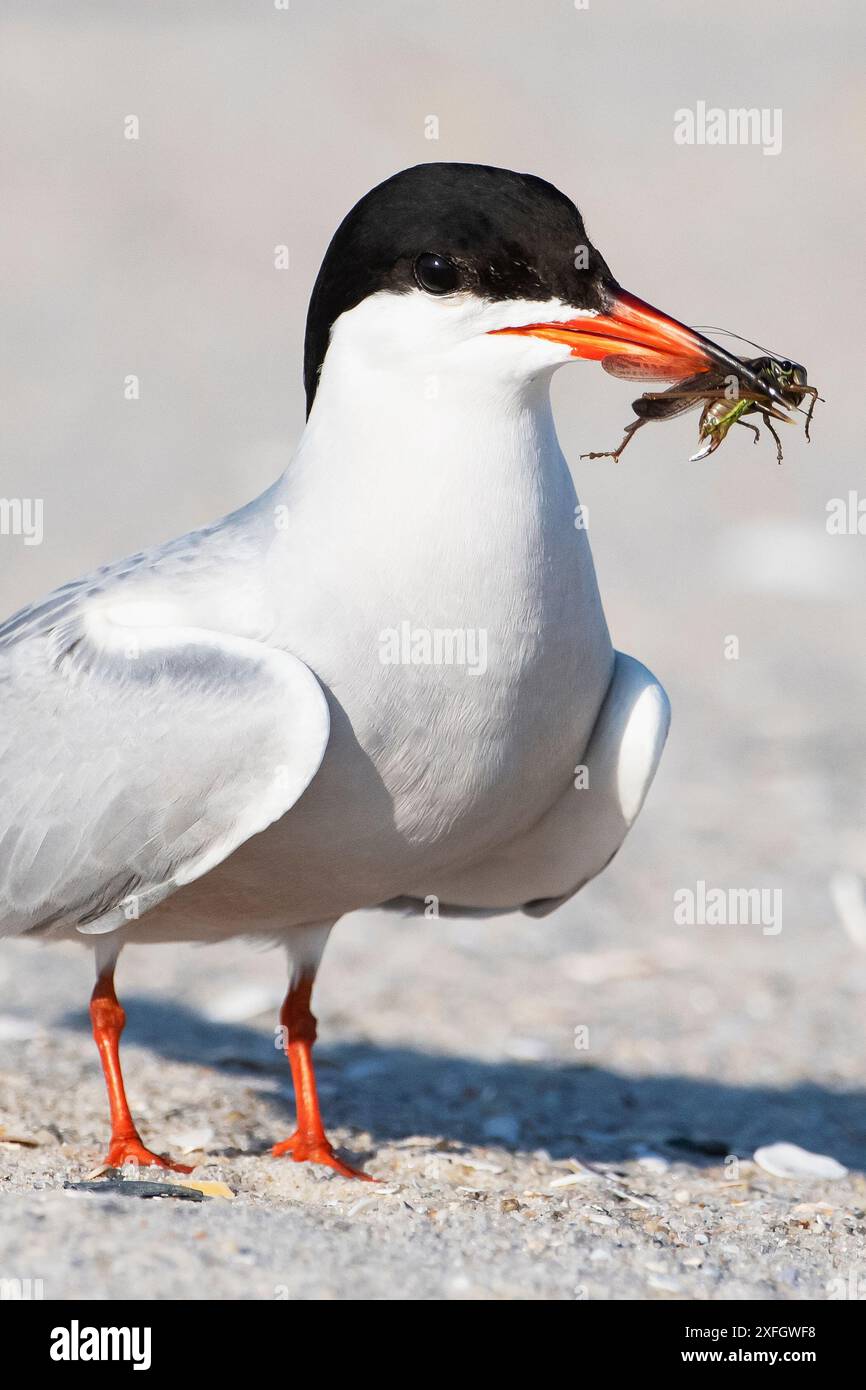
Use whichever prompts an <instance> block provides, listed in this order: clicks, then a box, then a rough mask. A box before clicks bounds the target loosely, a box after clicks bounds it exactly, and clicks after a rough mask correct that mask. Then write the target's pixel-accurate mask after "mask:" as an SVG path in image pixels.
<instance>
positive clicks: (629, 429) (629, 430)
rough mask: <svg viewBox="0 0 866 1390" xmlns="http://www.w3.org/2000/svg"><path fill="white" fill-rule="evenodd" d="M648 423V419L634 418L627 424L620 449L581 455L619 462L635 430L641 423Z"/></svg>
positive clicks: (586, 457) (587, 457)
mask: <svg viewBox="0 0 866 1390" xmlns="http://www.w3.org/2000/svg"><path fill="white" fill-rule="evenodd" d="M646 423H647V422H646V420H632V422H631V424H630V425H626V427H625V435H624V436H623V441H622V443H621V444H620V446H619V448H618V449H605V450H603V451H601V452H597V453H592V454H581V456H580V457H581V458H582V459H613V461H614V463H617V462H618V461H619V457H620V455H621V453H622V451H623V449H624V448H625V447H626V445H627V444H630V443H631V440H632V436H633V435H634V433H635V431H636V430H639V429H640V427H641V425H645V424H646Z"/></svg>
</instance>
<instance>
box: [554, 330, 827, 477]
mask: <svg viewBox="0 0 866 1390" xmlns="http://www.w3.org/2000/svg"><path fill="white" fill-rule="evenodd" d="M742 361H743V366H744V367H748V368H750V369H751V371H752V372H753V373H755V374H756V375H757V376H758V377H759V378H760V379H761V380H763V381H766V382H767V385H768V386H773V387H775V388H776V390H777V392H778V393H779V394H780V395H781V396H782V397H784V401H785V404H786V406H788V407H789V408H790V409H791V410H799V409H800V407H801V406H802V404H803V401H804V400H805V399H806V398H807V397H809V406H808V409H807V410H806V411H804V412H803V413H804V414H805V416H806V420H805V431H806V438H807V439H809V438H810V434H809V427H810V425H811V423H812V415H813V413H814V410H815V403H816V401H818V400H820V399H821V397H820V396H819V395H818V391H817V388H816V387H814V386H810V385H809V384H808V379H807V373H806V368H805V367H803V366H801V365H800V363H799V362H792V361H789V360H788V359H787V358H781V357H776V356H774V355H773V354H772V353H769V352H765V353H764V355H763V356H761V357H752V358H743V359H742ZM602 366H603V367H604V368H605V370H606V371H608V372H610V374H611V375H612V376H618V377H624V378H626V379H628V380H635V379H643V380H646V379H647V377H648V376H650V375H652V376H655V377H656V378H657V377H658V369H657V367H655V366H652V365H650V366H647V365H645V364H643V363H641V362H640V361H639V360H638V361H635V360H634V359H633V358H625V357H608V358H605V360H604V361H603V363H602ZM699 405H702V406H703V409H702V411H701V419H700V425H699V427H698V437H699V440H700V441H701V444H702V447H701V448H700V449H698V451H697V453H695V454H693V455H692V457H691V460H690V461H691V462H694V461H696V460H698V459H703V458H707V457H709V455H710V454H712V453H715V451H716V449H718V447H719V445H720V444H721V443H722V442H723V440H724V439H725V438H726V436H727V434H728V432H729V430H730V429H731V428H732V427H733V426H734V425H737V424H739V425H745V427H746V429H750V430H752V431H753V433H754V435H755V443H756V444H757V442H758V440H759V439H760V437H761V432H760V430H759V429H758V427H757V425H753V424H751V423H750V422H749V421H748V420H745V419H744V418H743V417H744V416H746V415H760V416H761V419H762V420H763V422H764V424H765V425H766V426H767V429H768V430H769V431H770V434H771V435H772V436H773V438H774V439H775V441H776V458H777V460H778V462H779V463H781V462H782V441H781V439H780V438H779V436H778V434H777V433H776V430H775V429H774V428H773V424H772V421H773V420H781V421H783V422H784V423H785V424H793V423H794V422H793V420H792V419H791V418H790V416H789V415H786V414H785V413H784V411H782V410H780V409H779V408H778V406H777V405H776V404H775V402H774V401H772V400H771V399H770V397H769V395H767V396H763V395H761V394H760V393H759V392H758V391H757V390H755V389H754V388H752V387H751V386H746V385H744V384H743V383H741V382H740V380H739V378H738V377H737V376H736V374H735V373H732V374H731V375H725V374H724V373H722V372H720V371H719V370H717V369H710V370H709V371H704V372H697V373H695V374H694V375H692V376H689V377H686V378H684V379H683V380H682V381H678V382H676V383H675V384H674V385H673V386H670V387H668V388H667V390H665V391H646V392H644V394H643V395H642V396H641V397H640V398H639V399H638V400H636V401H633V402H632V410H633V411H634V413H635V415H636V416H637V417H638V418H637V419H636V420H633V421H632V422H631V424H629V425H627V426H626V430H625V437H624V439H623V441H622V443H621V444H620V445H619V447H618V448H617V449H611V450H607V451H605V452H599V453H590V454H582V455H581V457H582V458H612V459H614V460H616V459H618V458H619V457H620V455H621V454H622V452H623V450H624V449H625V447H626V445H627V444H628V443H629V442H630V441H631V439H632V438H633V436H634V434H635V433H636V432H637V430H639V429H640V428H641V426H642V425H646V424H648V423H649V422H650V421H651V420H673V419H675V418H676V417H677V416H678V415H684V414H685V413H686V411H688V410H694V409H696V407H697V406H699Z"/></svg>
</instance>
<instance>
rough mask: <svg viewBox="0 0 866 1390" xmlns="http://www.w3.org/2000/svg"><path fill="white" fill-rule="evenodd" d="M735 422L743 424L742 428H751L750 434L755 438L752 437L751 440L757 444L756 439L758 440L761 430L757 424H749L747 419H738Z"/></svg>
mask: <svg viewBox="0 0 866 1390" xmlns="http://www.w3.org/2000/svg"><path fill="white" fill-rule="evenodd" d="M737 424H738V425H742V426H743V429H746V430H751V431H752V434H753V435H754V436H755V438H754V440H753V441H752V442H753V443H754V444H757V442H758V440H759V439H760V437H761V431H760V430H759V429H758V426H757V425H750V424H749V422H748V420H738V421H737Z"/></svg>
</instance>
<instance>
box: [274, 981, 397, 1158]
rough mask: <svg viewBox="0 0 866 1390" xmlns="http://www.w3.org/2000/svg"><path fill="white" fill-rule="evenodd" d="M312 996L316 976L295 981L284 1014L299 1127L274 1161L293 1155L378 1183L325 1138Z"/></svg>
mask: <svg viewBox="0 0 866 1390" xmlns="http://www.w3.org/2000/svg"><path fill="white" fill-rule="evenodd" d="M312 992H313V976H312V975H302V976H301V977H300V978H299V979H298V980H297V981H294V980H293V981H292V984H291V985H290V986H289V992H288V994H287V995H286V997H285V999H284V1001H283V1007H282V1009H281V1010H280V1023H281V1024H282V1025H283V1029H284V1037H285V1039H286V1056H287V1057H288V1059H289V1066H290V1067H291V1069H292V1082H293V1084H294V1088H295V1108H296V1110H297V1116H298V1124H297V1128H296V1130H295V1132H294V1134H292V1135H291V1136H290V1137H289V1138H288V1139H284V1140H283V1142H282V1143H281V1144H275V1145H274V1147H273V1148H272V1150H271V1153H272V1154H273V1156H274V1158H280V1157H281V1156H282V1155H283V1154H291V1156H292V1158H293V1159H294V1160H295V1162H296V1163H306V1162H310V1163H323V1164H325V1165H326V1166H327V1167H328V1168H333V1169H334V1171H335V1172H336V1173H340V1174H341V1175H342V1176H343V1177H344V1178H362V1179H363V1181H364V1182H375V1181H376V1180H375V1178H371V1177H370V1174H369V1173H362V1172H359V1170H358V1169H357V1168H350V1167H349V1165H348V1163H343V1161H342V1159H339V1158H338V1157H337V1155H336V1154H335V1153H334V1150H333V1149H332V1147H331V1144H330V1142H329V1140H328V1137H327V1135H326V1134H325V1129H324V1126H323V1124H322V1116H321V1113H320V1111H319V1097H318V1093H317V1091H316V1074H315V1071H314V1069H313V1043H314V1042H315V1041H316V1020H315V1018H314V1017H313V1014H312V1013H311V1012H310V996H311V994H312Z"/></svg>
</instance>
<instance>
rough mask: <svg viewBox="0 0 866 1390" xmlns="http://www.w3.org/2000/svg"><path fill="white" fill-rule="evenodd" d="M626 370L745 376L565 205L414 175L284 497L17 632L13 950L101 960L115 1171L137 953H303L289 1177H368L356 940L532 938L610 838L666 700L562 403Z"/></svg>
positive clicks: (329, 286) (350, 300) (400, 187)
mask: <svg viewBox="0 0 866 1390" xmlns="http://www.w3.org/2000/svg"><path fill="white" fill-rule="evenodd" d="M610 355H617V356H620V357H623V356H624V357H629V356H630V355H634V356H635V357H638V356H640V357H641V359H642V360H643V361H644V362H646V361H648V360H649V361H651V362H653V361H654V362H657V363H658V364H659V365H660V367H662V368H664V367H666V366H668V367H670V369H671V370H670V372H669V374H670V375H678V374H683V372H684V371H692V372H694V371H700V370H702V369H707V368H708V367H709V366H710V364H711V363H712V364H715V365H719V364H724V365H726V366H728V367H731V365H732V364H734V363H735V364H736V370H737V372H738V373H739V376H740V377H741V378H745V379H748V372H747V371H744V369H743V367H742V364H741V363H739V362H736V359H733V358H730V357H729V356H728V354H726V353H725V352H724V351H723V350H722V349H720V348H718V347H716V346H715V344H712V343H710V342H708V341H707V340H706V339H704V338H702V337H700V336H699V335H698V334H696V333H695V332H693V331H692V330H690V329H688V328H686V327H685V326H684V325H682V324H680V323H678V322H677V321H675V320H673V319H670V318H668V317H667V316H666V315H664V314H661V313H659V312H658V311H656V310H653V309H651V308H650V307H649V306H648V305H646V304H643V303H642V301H640V300H637V299H635V298H634V297H633V296H631V295H629V294H627V293H626V292H625V291H624V290H622V289H621V288H620V286H619V285H618V284H617V282H616V281H615V280H614V278H613V276H612V275H611V273H610V271H609V270H608V267H607V265H606V264H605V262H604V260H603V259H602V257H601V256H600V255H599V253H598V252H597V251H596V249H595V248H594V247H593V246H592V244H591V243H590V242H589V241H588V239H587V236H586V232H585V230H584V226H583V222H582V220H581V217H580V214H579V213H578V211H577V209H576V207H575V206H574V204H573V203H572V202H571V201H570V200H569V199H568V198H567V197H565V196H564V195H563V194H562V193H560V192H558V191H557V189H555V188H554V187H552V186H551V185H550V184H548V183H546V182H544V181H543V180H541V179H538V178H534V177H531V176H529V175H524V174H517V173H512V172H510V171H508V170H504V169H493V168H488V167H485V166H479V165H470V164H428V165H420V166H418V167H416V168H412V169H407V170H405V171H403V172H402V173H400V174H397V175H395V176H394V177H393V178H390V179H388V180H387V181H386V182H385V183H383V184H381V185H380V186H379V187H378V188H375V189H374V190H373V191H372V192H371V193H368V194H367V195H366V196H365V197H364V198H362V199H361V201H360V202H359V203H358V204H357V206H356V207H355V208H354V209H353V210H352V211H351V212H350V213H349V215H348V216H347V217H346V219H345V221H344V222H343V223H342V225H341V226H340V228H339V229H338V231H337V233H336V235H335V236H334V238H333V240H332V242H331V245H330V247H329V249H328V251H327V254H326V256H325V259H324V261H323V264H322V267H321V270H320V272H319V275H318V278H317V280H316V284H315V287H314V289H313V293H312V298H311V302H310V309H309V316H308V320H307V331H306V345H305V354H304V376H305V384H306V392H307V402H308V419H307V423H306V428H305V429H304V432H303V434H302V436H301V439H300V443H299V445H298V447H297V450H296V452H295V454H294V456H293V458H292V460H291V462H290V464H289V466H288V468H287V469H286V471H285V473H284V474H283V476H282V477H280V478H279V479H278V480H277V482H275V483H274V484H273V486H272V487H270V488H269V489H268V490H267V491H266V492H265V493H264V494H263V495H262V496H261V497H258V498H257V499H256V500H255V501H253V502H250V503H249V504H248V505H247V506H245V507H243V508H242V509H241V510H240V511H237V512H235V513H233V514H232V515H230V516H228V517H225V518H224V519H223V520H221V521H217V522H215V523H214V524H213V525H210V526H207V527H205V528H204V529H203V530H200V531H195V532H192V533H191V534H189V535H185V536H182V537H181V538H180V539H178V540H175V541H172V542H171V543H169V544H166V545H163V546H160V547H157V548H155V549H152V550H148V551H145V552H143V553H141V554H138V555H133V556H132V557H130V558H129V559H126V560H122V561H120V562H119V563H115V564H110V565H106V566H104V567H103V568H102V569H99V570H97V571H96V572H95V573H93V574H90V575H88V576H86V577H85V578H83V579H80V580H78V581H77V582H73V583H69V584H65V585H63V586H62V587H61V588H59V589H57V590H55V592H54V593H52V594H50V595H49V596H48V597H47V598H45V599H43V600H42V601H40V602H37V603H34V604H32V605H31V606H30V607H28V608H26V609H24V610H23V611H21V612H19V613H17V614H16V615H14V616H13V617H11V618H10V619H8V620H7V621H6V622H5V623H4V624H3V625H2V626H0V758H2V761H0V935H13V936H14V935H19V936H32V937H38V938H51V937H55V938H67V939H72V938H75V939H77V940H78V941H80V942H82V943H84V944H85V945H87V946H89V947H90V948H91V949H92V950H93V952H94V957H95V968H96V976H97V983H96V987H95V989H94V993H93V998H92V1001H91V1015H92V1019H93V1027H94V1033H95V1036H96V1040H97V1043H98V1045H99V1049H100V1054H101V1058H102V1063H103V1067H104V1070H105V1075H106V1080H107V1083H108V1089H109V1098H110V1102H111V1118H112V1136H111V1146H110V1149H109V1155H108V1161H109V1162H110V1163H111V1164H114V1165H116V1164H120V1163H122V1162H124V1161H126V1160H129V1159H133V1160H136V1161H139V1162H143V1163H144V1162H146V1163H151V1162H154V1163H164V1162H165V1160H163V1159H161V1158H158V1157H157V1155H156V1154H155V1153H153V1152H152V1151H151V1150H150V1149H147V1148H145V1147H144V1145H143V1143H142V1141H141V1139H140V1137H139V1135H138V1133H137V1130H136V1128H135V1125H134V1123H133V1120H132V1117H131V1115H130V1112H129V1108H128V1106H127V1103H126V1099H125V1095H124V1091H123V1082H122V1077H121V1073H120V1064H119V1058H118V1042H119V1037H120V1032H121V1029H122V1027H123V1022H124V1015H123V1011H122V1009H121V1007H120V1005H119V1003H118V1001H117V997H116V995H115V992H114V984H113V976H114V966H115V962H116V960H117V957H118V954H119V952H120V950H121V948H122V947H123V946H124V945H125V944H126V943H127V942H143V943H144V942H146V943H150V942H166V941H205V940H208V941H212V940H220V939H224V938H227V937H231V936H235V935H243V936H248V937H254V938H259V939H260V940H264V941H269V942H283V943H285V945H286V947H287V949H288V954H289V960H290V968H289V979H288V992H287V996H286V1001H285V1004H284V1006H283V1011H282V1014H281V1019H282V1023H283V1025H284V1027H285V1036H286V1040H287V1048H286V1050H287V1053H288V1057H289V1061H290V1064H291V1069H292V1076H293V1080H294V1084H295V1093H296V1100H297V1128H296V1130H295V1133H294V1134H293V1135H292V1136H291V1138H289V1139H287V1140H285V1141H284V1142H283V1143H282V1144H278V1145H276V1146H275V1148H274V1152H275V1153H276V1154H280V1153H288V1154H290V1155H291V1156H292V1157H293V1158H294V1159H295V1160H297V1161H301V1160H304V1159H312V1160H314V1161H317V1162H320V1163H326V1164H329V1165H330V1166H331V1167H333V1168H336V1169H337V1171H338V1172H340V1173H343V1174H346V1175H351V1174H353V1172H354V1170H353V1169H352V1168H350V1167H349V1166H348V1165H347V1164H345V1163H344V1162H343V1161H342V1160H341V1159H340V1158H339V1157H337V1156H336V1155H335V1153H334V1152H333V1150H332V1148H331V1145H330V1144H329V1142H328V1140H327V1138H326V1135H325V1131H324V1129H323V1127H322V1123H321V1119H320V1116H319V1109H318V1102H317V1098H316V1089H315V1079H314V1074H313V1067H312V1060H311V1047H312V1042H313V1040H314V1038H315V1020H314V1018H313V1016H312V1013H311V1012H310V995H311V989H312V983H313V979H314V976H315V972H316V968H317V966H318V963H319V959H320V957H321V953H322V950H323V948H324V945H325V941H326V939H327V936H328V933H329V932H330V930H331V927H332V926H333V925H334V923H335V922H336V921H337V920H338V919H339V917H340V916H341V915H342V914H344V913H347V912H350V911H352V910H353V909H355V908H360V907H368V906H371V905H375V904H385V903H392V902H394V901H395V900H406V899H418V900H423V899H425V898H428V897H430V896H431V895H435V896H436V897H437V898H438V900H439V902H440V904H441V905H442V906H443V907H446V906H450V907H453V908H455V909H460V910H464V911H468V912H471V911H476V912H477V911H506V910H514V909H522V910H524V911H526V912H530V913H533V914H542V913H544V912H546V911H548V910H550V909H552V908H553V907H554V906H556V905H557V904H558V903H559V902H561V901H562V900H563V899H565V898H568V897H569V896H570V895H571V894H573V893H575V892H576V891H577V890H578V889H579V888H580V887H581V886H582V885H583V884H585V883H586V882H587V881H588V880H589V879H591V878H593V877H594V875H596V874H598V873H599V872H600V871H601V870H602V869H603V868H604V867H605V865H606V864H607V863H608V862H609V861H610V859H611V858H612V857H613V856H614V854H615V853H616V851H617V850H618V848H619V847H620V845H621V844H622V841H623V838H624V836H625V835H626V832H627V831H628V828H629V826H630V825H631V824H632V822H633V821H634V818H635V816H636V815H637V813H638V811H639V809H640V807H641V804H642V802H643V800H644V797H645V795H646V792H647V788H648V786H649V784H650V782H651V781H652V778H653V775H654V773H655V770H656V766H657V764H658V761H659V757H660V754H661V750H662V745H663V743H664V740H665V736H666V732H667V727H668V701H667V699H666V697H665V693H664V690H663V689H662V687H661V686H660V684H659V683H658V681H657V680H656V679H655V678H654V677H653V676H652V675H651V674H650V672H649V671H648V670H646V668H645V667H644V666H642V665H641V664H640V663H639V662H638V661H635V660H633V659H632V658H631V657H628V656H624V655H622V654H621V653H618V652H616V651H614V649H613V647H612V645H611V640H610V637H609V634H608V629H607V626H606V623H605V618H604V613H603V611H602V605H601V601H600V598H599V593H598V588H597V585H596V577H595V573H594V569H593V563H592V558H591V555H590V549H589V544H588V540H587V534H586V531H585V529H581V528H580V527H579V526H576V525H575V508H576V505H577V499H576V497H575V492H574V487H573V484H572V479H571V476H570V474H569V470H568V467H567V465H566V462H565V459H564V457H563V455H562V452H561V450H560V447H559V444H558V441H557V437H556V431H555V428H554V423H553V418H552V414H551V407H550V400H549V384H550V378H551V376H552V374H553V372H554V371H555V370H556V368H557V367H559V366H561V365H562V364H563V363H566V362H569V361H571V360H573V359H574V358H591V359H594V360H603V359H604V358H606V357H608V356H610ZM577 766H583V767H585V768H586V769H587V773H586V776H585V777H583V778H578V779H575V775H574V772H575V768H576V767H577ZM576 780H577V781H578V783H579V785H578V786H576V785H575V781H576ZM584 783H585V785H584ZM359 1176H361V1175H359Z"/></svg>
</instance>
